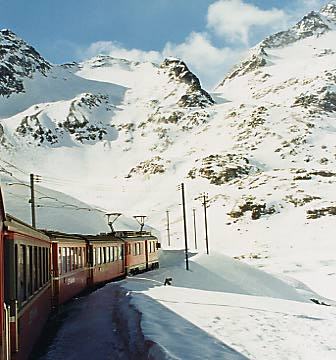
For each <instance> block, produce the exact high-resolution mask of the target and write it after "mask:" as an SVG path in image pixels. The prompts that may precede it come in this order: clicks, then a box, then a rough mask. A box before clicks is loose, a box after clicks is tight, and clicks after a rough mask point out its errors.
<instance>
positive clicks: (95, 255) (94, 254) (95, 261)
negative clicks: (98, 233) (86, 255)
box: [93, 247, 97, 266]
mask: <svg viewBox="0 0 336 360" xmlns="http://www.w3.org/2000/svg"><path fill="white" fill-rule="evenodd" d="M96 264H97V249H96V248H95V247H94V248H93V266H96Z"/></svg>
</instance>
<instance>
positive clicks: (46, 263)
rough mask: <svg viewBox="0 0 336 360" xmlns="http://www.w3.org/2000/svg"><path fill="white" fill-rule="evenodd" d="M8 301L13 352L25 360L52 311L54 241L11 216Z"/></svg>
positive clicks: (7, 238)
mask: <svg viewBox="0 0 336 360" xmlns="http://www.w3.org/2000/svg"><path fill="white" fill-rule="evenodd" d="M5 227H6V232H5V251H6V264H5V276H6V283H5V301H6V303H7V304H8V305H10V312H11V314H10V315H11V349H12V352H13V358H14V359H15V360H25V359H27V358H28V356H29V353H30V352H31V350H32V347H33V345H34V343H35V342H36V340H37V339H38V337H39V336H40V333H41V331H42V329H43V326H44V324H45V322H46V321H47V318H48V316H49V313H50V311H51V282H50V241H49V238H48V237H47V236H45V235H44V234H42V233H41V232H38V231H36V230H35V229H33V228H31V227H30V226H28V225H26V224H24V223H23V222H21V221H20V220H17V219H15V218H13V217H11V216H8V215H7V218H6V222H5Z"/></svg>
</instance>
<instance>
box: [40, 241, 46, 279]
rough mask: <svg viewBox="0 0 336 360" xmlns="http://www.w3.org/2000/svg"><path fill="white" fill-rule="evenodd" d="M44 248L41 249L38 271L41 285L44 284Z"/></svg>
mask: <svg viewBox="0 0 336 360" xmlns="http://www.w3.org/2000/svg"><path fill="white" fill-rule="evenodd" d="M44 250H45V249H44V248H42V249H41V251H42V253H41V262H40V269H41V280H42V285H44V283H45V255H44Z"/></svg>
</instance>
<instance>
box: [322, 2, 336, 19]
mask: <svg viewBox="0 0 336 360" xmlns="http://www.w3.org/2000/svg"><path fill="white" fill-rule="evenodd" d="M320 13H321V14H322V15H324V16H325V17H327V18H328V19H331V20H334V21H336V2H335V1H331V2H329V3H328V4H326V5H325V6H323V7H322V8H321V10H320Z"/></svg>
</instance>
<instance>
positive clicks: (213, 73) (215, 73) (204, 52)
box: [163, 32, 244, 87]
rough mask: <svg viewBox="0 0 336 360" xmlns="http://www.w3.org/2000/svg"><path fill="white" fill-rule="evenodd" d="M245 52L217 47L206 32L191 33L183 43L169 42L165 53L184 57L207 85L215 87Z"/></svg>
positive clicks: (164, 50) (165, 54)
mask: <svg viewBox="0 0 336 360" xmlns="http://www.w3.org/2000/svg"><path fill="white" fill-rule="evenodd" d="M243 54H244V50H243V49H241V48H239V49H233V48H229V47H224V48H217V47H215V46H214V45H213V44H212V43H211V41H210V39H209V36H208V34H206V33H196V32H193V33H191V34H190V35H189V36H188V37H187V38H186V40H185V41H184V42H183V43H180V44H173V43H170V42H168V43H167V44H166V46H165V48H164V49H163V55H164V56H165V57H167V56H175V57H178V58H181V59H183V60H184V61H185V62H186V63H187V64H188V65H189V66H190V68H191V69H192V70H193V71H194V72H196V74H197V75H198V76H199V77H200V78H201V79H203V80H205V81H204V85H205V86H207V87H213V86H214V85H215V84H216V83H218V82H219V81H220V80H221V78H222V77H224V74H225V72H226V71H227V70H229V68H230V67H231V66H232V64H234V63H235V62H237V61H239V59H240V58H241V57H242V55H243Z"/></svg>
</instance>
